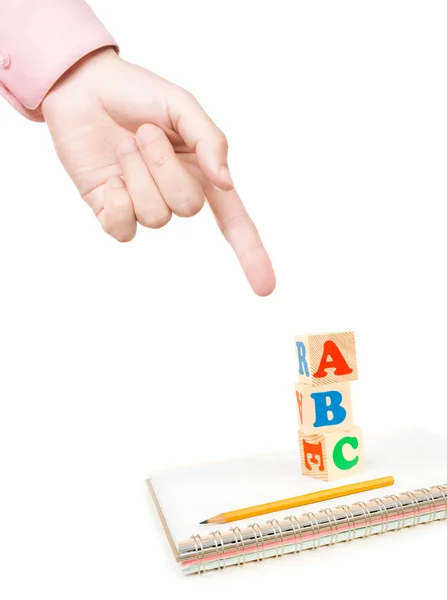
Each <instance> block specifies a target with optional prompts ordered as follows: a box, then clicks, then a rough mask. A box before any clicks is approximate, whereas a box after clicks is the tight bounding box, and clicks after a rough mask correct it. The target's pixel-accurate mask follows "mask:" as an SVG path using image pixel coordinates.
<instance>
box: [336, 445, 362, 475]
mask: <svg viewBox="0 0 447 600" xmlns="http://www.w3.org/2000/svg"><path fill="white" fill-rule="evenodd" d="M346 444H349V445H350V446H351V448H354V450H357V448H358V447H359V441H358V439H357V438H356V437H344V438H342V439H341V440H340V441H339V442H337V443H336V444H335V448H334V452H333V454H332V458H333V459H334V463H335V466H336V467H338V468H339V469H341V470H342V471H349V469H352V468H354V467H355V465H356V464H357V463H358V462H359V457H358V456H356V457H355V458H353V459H352V460H346V458H345V457H344V455H343V446H345V445H346Z"/></svg>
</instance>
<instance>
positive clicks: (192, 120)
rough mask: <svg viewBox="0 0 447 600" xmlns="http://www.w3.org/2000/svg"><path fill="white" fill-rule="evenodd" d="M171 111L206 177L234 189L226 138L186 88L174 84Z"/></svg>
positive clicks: (221, 187)
mask: <svg viewBox="0 0 447 600" xmlns="http://www.w3.org/2000/svg"><path fill="white" fill-rule="evenodd" d="M168 111H169V116H170V118H171V121H172V123H173V125H174V127H175V128H176V130H177V132H178V133H179V134H180V135H181V136H182V138H183V140H184V142H185V144H186V145H187V146H188V147H189V148H191V150H193V151H194V152H195V153H196V156H197V160H198V162H199V166H200V168H201V170H202V173H203V174H204V176H205V177H206V179H207V180H208V181H209V182H210V183H212V184H213V185H214V186H215V187H217V188H219V189H221V190H224V191H229V190H232V189H233V187H234V185H233V180H232V178H231V175H230V169H229V168H228V142H227V138H226V137H225V135H224V134H223V132H222V131H221V130H220V129H219V128H218V127H217V125H215V123H214V122H213V121H212V120H211V119H210V117H209V116H208V115H207V114H206V112H205V111H204V110H203V108H202V107H201V106H200V104H199V103H198V102H197V100H196V99H195V98H194V96H193V95H192V94H190V93H189V92H187V91H186V90H183V89H181V88H175V92H173V93H172V94H171V96H170V97H169V98H168Z"/></svg>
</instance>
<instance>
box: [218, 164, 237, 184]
mask: <svg viewBox="0 0 447 600" xmlns="http://www.w3.org/2000/svg"><path fill="white" fill-rule="evenodd" d="M220 175H221V177H222V179H225V181H226V182H227V183H228V184H230V185H234V184H233V179H232V177H231V175H230V169H229V168H228V166H227V165H224V166H223V167H221V169H220Z"/></svg>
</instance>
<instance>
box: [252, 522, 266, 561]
mask: <svg viewBox="0 0 447 600" xmlns="http://www.w3.org/2000/svg"><path fill="white" fill-rule="evenodd" d="M248 527H250V528H251V530H252V531H253V537H254V539H255V542H256V553H257V558H256V562H259V561H261V560H264V558H265V547H264V535H263V533H262V530H261V528H260V527H259V525H258V524H257V523H251V524H249V525H248ZM255 528H256V529H255ZM258 534H259V537H260V538H261V544H262V558H259V543H258Z"/></svg>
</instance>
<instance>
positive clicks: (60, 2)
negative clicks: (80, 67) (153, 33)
mask: <svg viewBox="0 0 447 600" xmlns="http://www.w3.org/2000/svg"><path fill="white" fill-rule="evenodd" d="M105 46H115V47H117V44H116V42H115V40H114V39H113V38H112V36H111V35H110V34H109V33H108V31H107V30H106V29H105V28H104V26H103V25H102V24H101V22H100V21H99V20H98V18H97V17H96V16H95V14H94V13H93V11H92V10H91V8H90V7H89V6H88V5H87V4H86V3H85V2H84V0H0V95H2V96H4V97H5V98H6V99H7V100H8V101H9V102H10V103H11V104H12V105H13V106H14V108H16V109H17V110H18V111H19V112H21V113H22V114H23V115H25V116H26V117H28V118H29V119H32V120H33V121H43V120H44V118H43V116H42V111H41V110H40V104H41V102H42V100H43V98H44V97H45V94H46V93H47V92H48V91H49V89H50V88H51V87H52V86H53V84H54V83H55V82H56V81H57V80H58V79H59V77H61V75H63V74H64V73H65V72H66V71H67V70H68V69H69V68H70V67H71V66H72V65H74V64H75V63H76V62H77V61H78V60H80V59H81V58H82V57H84V56H86V55H87V54H89V53H90V52H93V51H94V50H97V49H98V48H103V47H105Z"/></svg>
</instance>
